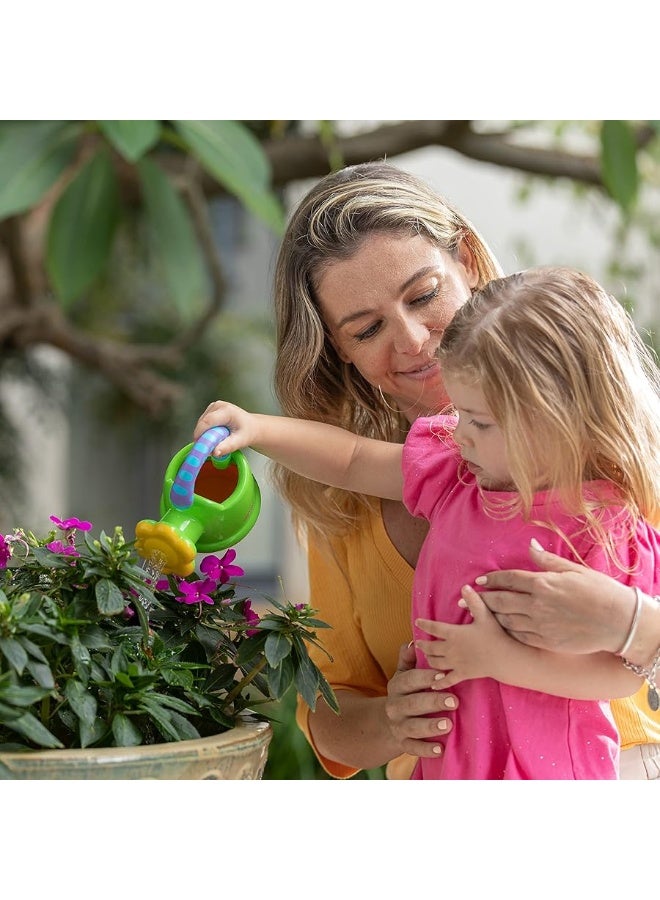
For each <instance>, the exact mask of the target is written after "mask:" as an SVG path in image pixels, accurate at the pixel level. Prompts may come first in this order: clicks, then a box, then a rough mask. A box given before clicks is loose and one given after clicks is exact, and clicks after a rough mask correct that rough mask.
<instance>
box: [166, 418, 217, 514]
mask: <svg viewBox="0 0 660 900" xmlns="http://www.w3.org/2000/svg"><path fill="white" fill-rule="evenodd" d="M228 436H229V429H228V428H225V426H224V425H216V426H215V428H209V430H208V431H205V432H204V434H203V435H202V436H201V437H200V438H199V439H198V440H197V441H196V442H195V443H194V444H193V446H192V447H191V449H190V453H189V454H188V455H187V456H186V458H185V459H184V461H183V462H182V463H181V466H180V468H179V471H178V472H177V475H176V478H175V479H174V483H173V484H172V489H171V490H170V503H171V504H172V506H173V507H174V508H175V509H189V507H191V506H192V502H193V495H194V493H195V480H196V478H197V475H198V474H199V470H200V469H201V468H202V466H203V465H204V463H205V462H206V460H207V459H208V458H209V456H210V455H211V452H212V450H213V448H214V447H215V445H216V444H219V443H220V441H224V439H225V438H226V437H228ZM229 455H230V454H228V455H227V456H220V457H218V460H223V459H229Z"/></svg>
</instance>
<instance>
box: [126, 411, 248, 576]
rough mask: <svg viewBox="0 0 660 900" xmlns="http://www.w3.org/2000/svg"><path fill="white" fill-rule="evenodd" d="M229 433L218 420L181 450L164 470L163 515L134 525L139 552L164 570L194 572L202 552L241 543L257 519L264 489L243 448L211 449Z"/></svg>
mask: <svg viewBox="0 0 660 900" xmlns="http://www.w3.org/2000/svg"><path fill="white" fill-rule="evenodd" d="M228 434H229V431H228V430H227V429H226V428H225V427H224V426H222V425H219V426H217V427H215V428H210V429H209V430H208V431H205V432H204V434H203V435H202V436H201V437H200V438H199V440H198V441H196V443H194V444H188V446H186V447H183V449H181V450H179V452H178V453H177V454H176V455H175V456H174V457H173V458H172V460H171V461H170V464H169V465H168V467H167V469H166V470H165V479H164V482H163V493H162V494H161V498H160V515H161V518H160V521H159V522H155V521H154V520H153V519H142V521H141V522H138V524H137V525H136V527H135V537H136V541H135V548H136V550H137V552H138V553H139V554H140V556H142V557H143V558H144V559H146V560H152V561H155V562H156V563H157V565H158V568H159V569H160V571H162V572H163V574H165V575H167V574H170V573H173V574H174V575H179V576H181V577H183V576H185V575H190V574H191V573H192V572H193V571H194V568H195V556H196V555H197V554H198V553H215V552H216V551H217V550H225V549H226V548H227V547H231V546H233V545H234V544H237V543H238V542H239V541H241V540H242V539H243V538H244V537H245V535H246V534H247V533H248V532H249V531H250V530H251V528H252V526H253V525H254V523H255V522H256V521H257V518H258V516H259V511H260V509H261V493H260V491H259V485H258V484H257V482H256V479H255V477H254V475H253V474H252V472H251V470H250V467H249V465H248V462H247V459H246V458H245V456H244V455H243V453H241V451H240V450H236V451H235V452H234V453H231V454H229V456H222V457H220V458H216V457H214V456H211V455H210V454H211V452H212V450H213V448H214V447H215V446H216V444H218V443H219V442H220V441H222V440H224V439H225V438H226V437H227V435H228Z"/></svg>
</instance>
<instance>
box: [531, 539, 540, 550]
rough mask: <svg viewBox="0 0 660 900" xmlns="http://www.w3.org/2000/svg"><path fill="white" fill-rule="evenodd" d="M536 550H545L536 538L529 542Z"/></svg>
mask: <svg viewBox="0 0 660 900" xmlns="http://www.w3.org/2000/svg"><path fill="white" fill-rule="evenodd" d="M529 543H530V544H531V545H532V547H533V548H534V549H535V550H543V547H542V546H541V545H540V544H539V542H538V541H537V540H536V538H532V539H531V541H530V542H529Z"/></svg>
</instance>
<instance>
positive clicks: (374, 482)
mask: <svg viewBox="0 0 660 900" xmlns="http://www.w3.org/2000/svg"><path fill="white" fill-rule="evenodd" d="M217 425H224V426H225V427H226V428H228V429H229V432H230V433H229V436H228V437H227V438H225V440H224V441H221V442H220V443H219V444H217V445H216V447H215V449H214V451H213V455H214V456H224V455H225V454H229V453H233V452H234V451H235V450H242V449H243V448H244V447H252V448H253V449H255V450H257V451H258V452H259V453H262V454H263V455H264V456H268V457H269V458H270V459H274V460H275V461H276V462H278V463H280V464H281V465H283V466H285V467H286V468H287V469H290V470H291V471H292V472H296V473H297V474H298V475H302V476H303V477H305V478H310V479H312V480H313V481H319V482H321V483H322V484H328V485H331V486H332V487H337V488H342V489H343V490H347V491H355V492H357V493H360V494H369V495H371V496H373V497H384V498H389V499H392V500H401V497H402V493H403V476H402V474H401V457H402V450H403V448H402V445H401V444H394V443H390V442H389V441H377V440H373V439H371V438H365V437H361V436H359V435H356V434H353V433H352V432H350V431H346V430H345V429H343V428H337V427H336V426H335V425H326V424H324V423H322V422H308V421H305V420H304V419H292V418H287V417H285V416H266V415H261V414H258V413H249V412H246V411H245V410H244V409H241V408H240V407H238V406H234V405H233V404H232V403H225V402H224V401H222V400H216V401H215V403H212V404H211V405H210V406H209V407H208V409H207V410H206V411H205V412H204V414H203V415H202V416H201V417H200V418H199V419H198V421H197V425H196V426H195V430H194V435H193V436H194V438H195V440H197V438H199V437H200V436H201V435H202V434H203V433H204V432H205V431H207V430H208V429H209V428H213V427H214V426H217Z"/></svg>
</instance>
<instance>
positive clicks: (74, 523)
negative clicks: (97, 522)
mask: <svg viewBox="0 0 660 900" xmlns="http://www.w3.org/2000/svg"><path fill="white" fill-rule="evenodd" d="M50 521H51V522H54V523H55V524H56V525H57V527H58V528H61V529H62V530H63V531H69V530H70V529H71V528H77V529H78V530H79V531H91V528H92V523H91V522H85V521H83V520H81V519H77V518H76V517H75V516H72V517H71V518H70V519H64V520H62V519H59V518H58V517H57V516H51V517H50Z"/></svg>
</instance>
